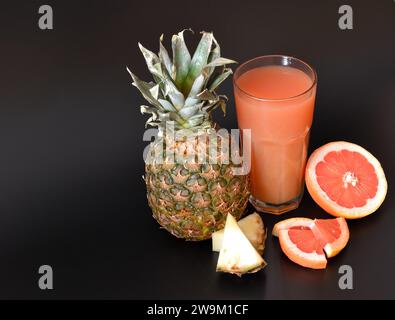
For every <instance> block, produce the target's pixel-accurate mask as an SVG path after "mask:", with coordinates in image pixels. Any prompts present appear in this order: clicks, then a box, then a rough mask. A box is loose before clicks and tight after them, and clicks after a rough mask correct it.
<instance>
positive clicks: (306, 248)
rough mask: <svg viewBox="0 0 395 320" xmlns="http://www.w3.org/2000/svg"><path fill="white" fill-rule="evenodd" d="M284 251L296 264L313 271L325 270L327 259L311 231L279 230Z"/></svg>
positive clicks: (297, 229) (295, 228)
mask: <svg viewBox="0 0 395 320" xmlns="http://www.w3.org/2000/svg"><path fill="white" fill-rule="evenodd" d="M279 240H280V246H281V249H282V251H283V252H284V253H285V255H286V256H287V257H288V258H289V259H290V260H291V261H293V262H295V263H296V264H299V265H301V266H303V267H306V268H311V269H325V268H326V263H327V261H326V257H325V254H324V252H323V250H322V247H321V246H320V243H319V241H317V239H315V237H314V235H313V232H312V231H311V230H310V229H304V228H301V229H299V228H297V227H293V228H291V229H283V230H279Z"/></svg>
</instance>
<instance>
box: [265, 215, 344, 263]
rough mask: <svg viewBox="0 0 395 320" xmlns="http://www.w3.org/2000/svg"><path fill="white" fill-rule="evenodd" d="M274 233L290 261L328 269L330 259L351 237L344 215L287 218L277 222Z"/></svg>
mask: <svg viewBox="0 0 395 320" xmlns="http://www.w3.org/2000/svg"><path fill="white" fill-rule="evenodd" d="M298 223H299V224H298ZM272 233H273V235H276V234H278V237H279V240H280V246H281V249H282V251H283V252H284V253H285V255H286V256H287V257H288V258H289V259H290V260H292V261H293V262H295V263H297V264H299V265H301V266H303V267H307V268H312V269H324V268H325V267H326V263H327V258H331V257H334V256H335V255H337V254H338V253H339V252H340V251H341V250H342V249H344V247H345V246H346V245H347V243H348V240H349V237H350V233H349V230H348V226H347V222H346V220H345V219H344V218H337V219H315V220H311V219H307V218H293V219H287V220H284V221H281V222H279V223H278V224H276V225H275V226H274V228H273V232H272Z"/></svg>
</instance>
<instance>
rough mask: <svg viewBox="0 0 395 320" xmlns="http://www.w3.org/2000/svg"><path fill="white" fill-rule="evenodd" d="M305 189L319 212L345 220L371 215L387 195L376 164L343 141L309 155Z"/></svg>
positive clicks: (365, 154) (378, 164) (369, 157)
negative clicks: (321, 210)
mask: <svg viewBox="0 0 395 320" xmlns="http://www.w3.org/2000/svg"><path fill="white" fill-rule="evenodd" d="M306 186H307V189H308V191H309V193H310V195H311V197H312V198H313V199H314V201H315V202H316V203H317V204H318V205H319V206H320V207H321V208H322V209H324V210H325V211H326V212H328V213H329V214H331V215H334V216H336V217H344V218H347V219H358V218H363V217H365V216H367V215H369V214H371V213H373V212H375V211H376V210H377V209H378V208H379V207H380V205H381V204H382V203H383V201H384V198H385V196H386V193H387V180H386V179H385V174H384V171H383V169H382V167H381V165H380V162H379V161H378V160H377V159H376V158H375V157H374V156H373V155H372V154H371V153H370V152H368V151H367V150H365V149H364V148H362V147H360V146H358V145H356V144H353V143H350V142H344V141H337V142H331V143H328V144H326V145H324V146H322V147H320V148H318V149H317V150H315V151H314V152H313V154H312V155H311V156H310V158H309V161H308V162H307V165H306Z"/></svg>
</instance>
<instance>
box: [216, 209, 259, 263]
mask: <svg viewBox="0 0 395 320" xmlns="http://www.w3.org/2000/svg"><path fill="white" fill-rule="evenodd" d="M238 225H239V227H240V229H241V231H242V232H243V233H244V235H245V236H246V237H247V239H248V240H249V241H250V242H251V244H252V245H253V246H254V248H255V249H256V251H258V252H259V253H260V254H261V255H262V254H263V250H264V249H265V240H266V232H265V228H264V225H263V221H262V218H261V216H260V215H259V214H257V213H256V212H255V213H253V214H250V215H248V216H247V217H245V218H243V219H241V220H240V221H239V222H238ZM223 238H224V229H222V230H219V231H217V232H214V233H213V234H212V244H213V251H217V252H220V251H221V247H222V241H223Z"/></svg>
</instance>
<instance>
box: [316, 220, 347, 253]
mask: <svg viewBox="0 0 395 320" xmlns="http://www.w3.org/2000/svg"><path fill="white" fill-rule="evenodd" d="M310 228H311V231H312V232H313V234H314V237H315V238H316V239H318V241H320V244H321V246H322V248H323V250H324V252H325V254H326V256H327V257H328V258H332V257H334V256H336V255H337V254H338V253H339V252H340V251H342V250H343V249H344V247H345V246H346V245H347V243H348V240H349V239H350V231H349V230H348V226H347V222H346V219H344V218H337V219H316V220H314V223H313V224H311V226H310Z"/></svg>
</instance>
